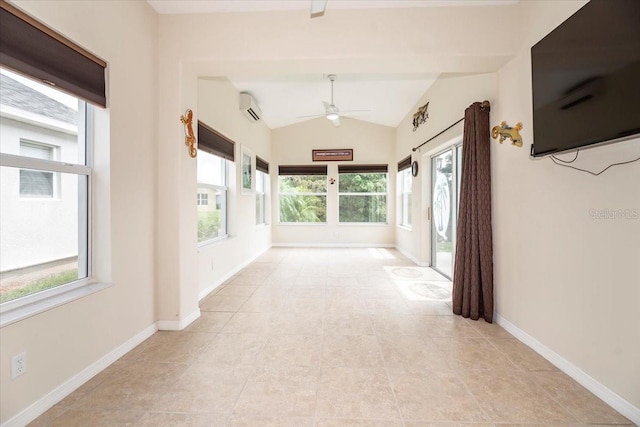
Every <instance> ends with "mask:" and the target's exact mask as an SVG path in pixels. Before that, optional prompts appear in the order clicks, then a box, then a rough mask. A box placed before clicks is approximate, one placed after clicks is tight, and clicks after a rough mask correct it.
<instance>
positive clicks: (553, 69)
mask: <svg viewBox="0 0 640 427" xmlns="http://www.w3.org/2000/svg"><path fill="white" fill-rule="evenodd" d="M531 72H532V84H533V146H532V148H531V155H532V156H534V157H540V156H544V155H548V154H554V153H559V152H563V151H569V150H575V149H577V148H580V147H586V146H590V145H593V144H598V143H603V142H612V141H617V140H624V139H628V138H630V137H632V136H633V135H638V134H640V0H591V1H590V2H589V3H587V4H586V5H584V6H583V7H582V8H581V9H579V10H578V11H577V12H576V13H574V14H573V15H572V16H571V17H569V18H568V19H567V20H566V21H565V22H563V23H562V24H560V26H558V27H557V28H556V29H555V30H553V31H552V32H551V33H549V34H548V35H547V36H546V37H545V38H543V39H542V40H541V41H540V42H538V43H537V44H536V45H534V46H533V47H532V48H531Z"/></svg>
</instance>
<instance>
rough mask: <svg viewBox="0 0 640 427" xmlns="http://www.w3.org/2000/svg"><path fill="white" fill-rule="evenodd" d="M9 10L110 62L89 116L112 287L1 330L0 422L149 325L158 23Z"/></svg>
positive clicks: (69, 9) (98, 5)
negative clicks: (102, 104)
mask: <svg viewBox="0 0 640 427" xmlns="http://www.w3.org/2000/svg"><path fill="white" fill-rule="evenodd" d="M16 4H17V6H18V7H21V8H23V9H25V10H26V11H27V12H29V13H31V14H33V15H34V16H35V17H37V18H38V19H40V20H42V21H44V22H46V23H47V24H48V25H50V26H51V27H53V28H54V29H56V30H58V31H60V32H62V33H63V34H65V35H66V36H67V37H69V38H71V39H72V40H74V41H75V42H77V43H78V44H80V45H81V46H83V47H85V48H87V49H88V50H90V51H91V52H93V53H95V54H96V55H98V56H100V57H102V58H103V59H105V60H106V61H107V62H108V64H109V68H108V70H109V71H108V82H109V84H108V100H109V109H108V110H99V111H98V112H97V114H96V115H97V117H96V144H95V155H94V164H95V172H96V173H95V177H94V178H95V181H94V190H95V191H94V196H95V200H94V202H95V203H94V226H95V229H94V236H93V237H94V249H95V251H96V252H95V254H94V256H95V261H96V275H97V277H98V278H99V279H100V280H101V281H112V282H113V286H112V287H110V288H108V289H106V290H103V291H101V292H98V293H94V294H91V295H90V296H87V297H84V298H81V299H79V300H76V301H73V302H71V303H68V304H65V305H63V306H60V307H57V308H54V309H51V310H49V311H46V312H44V313H41V314H39V315H36V316H33V317H30V318H27V319H25V320H22V321H20V322H17V323H14V324H11V325H9V326H5V327H3V328H2V329H0V383H1V385H0V396H1V399H0V421H1V422H3V423H4V422H5V421H7V420H8V419H10V418H12V417H13V416H15V415H16V414H17V413H18V412H20V411H21V410H23V409H25V408H27V407H28V406H29V405H30V404H32V403H34V402H36V401H37V400H38V399H40V398H42V397H43V396H45V395H47V393H50V392H51V391H52V390H54V389H55V388H56V387H58V386H60V385H61V384H63V383H64V382H66V381H67V380H69V379H70V378H73V377H74V376H75V375H77V374H78V373H79V372H81V371H82V370H83V369H85V368H87V367H88V366H89V365H91V364H92V363H94V362H96V361H97V360H98V359H100V358H101V357H103V356H105V355H106V354H108V353H109V352H110V351H112V350H113V349H115V348H116V347H118V346H120V345H122V344H123V343H125V342H126V341H127V340H129V339H130V338H132V337H133V336H135V335H136V334H138V333H139V332H141V331H142V330H144V329H145V328H148V327H149V326H151V325H153V323H154V321H155V319H156V313H155V304H154V298H153V295H154V294H155V291H154V276H155V275H154V268H155V263H154V225H155V217H156V215H155V205H154V201H155V196H154V192H155V181H156V178H155V160H154V155H153V153H154V152H155V151H156V150H157V145H156V135H157V98H156V92H157V80H156V78H155V76H156V73H157V71H156V70H157V62H156V53H157V52H156V49H157V16H156V14H155V13H154V12H153V10H152V9H151V7H150V6H149V5H148V4H147V3H146V2H110V1H92V2H76V1H61V2H41V1H19V2H16ZM78 17H82V19H78ZM132 64H135V66H132ZM174 119H175V120H176V121H177V118H174ZM25 350H26V352H27V360H28V371H27V373H26V374H24V375H23V376H21V377H19V378H17V379H15V380H11V379H10V360H11V356H13V355H15V354H18V353H20V352H22V351H25Z"/></svg>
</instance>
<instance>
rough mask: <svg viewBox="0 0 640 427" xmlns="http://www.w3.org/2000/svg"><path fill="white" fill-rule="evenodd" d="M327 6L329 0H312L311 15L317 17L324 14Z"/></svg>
mask: <svg viewBox="0 0 640 427" xmlns="http://www.w3.org/2000/svg"><path fill="white" fill-rule="evenodd" d="M326 7H327V0H311V17H312V18H317V17H319V16H322V15H324V10H325V8H326Z"/></svg>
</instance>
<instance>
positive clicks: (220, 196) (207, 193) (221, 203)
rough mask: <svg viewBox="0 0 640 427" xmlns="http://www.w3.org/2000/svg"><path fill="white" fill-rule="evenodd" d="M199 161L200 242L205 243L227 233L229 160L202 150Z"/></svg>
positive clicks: (199, 151) (199, 152) (199, 153)
mask: <svg viewBox="0 0 640 427" xmlns="http://www.w3.org/2000/svg"><path fill="white" fill-rule="evenodd" d="M197 161H198V165H197V167H198V200H197V201H198V243H205V242H208V241H211V240H214V239H218V238H221V237H224V236H226V235H227V161H226V160H225V159H223V158H222V157H218V156H216V155H213V154H210V153H207V152H205V151H202V150H198V157H197ZM210 201H212V202H213V201H215V202H214V203H210Z"/></svg>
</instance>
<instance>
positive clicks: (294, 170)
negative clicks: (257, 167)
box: [278, 165, 327, 175]
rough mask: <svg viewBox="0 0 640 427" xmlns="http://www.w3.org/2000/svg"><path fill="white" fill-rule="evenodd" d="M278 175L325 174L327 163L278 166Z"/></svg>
mask: <svg viewBox="0 0 640 427" xmlns="http://www.w3.org/2000/svg"><path fill="white" fill-rule="evenodd" d="M278 174H279V175H326V174H327V165H307V166H304V165H302V166H280V167H279V168H278Z"/></svg>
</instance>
